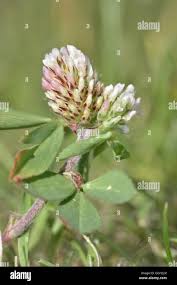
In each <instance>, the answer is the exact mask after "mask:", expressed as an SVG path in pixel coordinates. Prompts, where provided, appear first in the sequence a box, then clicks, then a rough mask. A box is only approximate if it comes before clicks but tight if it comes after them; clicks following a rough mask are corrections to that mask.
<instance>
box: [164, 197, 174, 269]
mask: <svg viewBox="0 0 177 285" xmlns="http://www.w3.org/2000/svg"><path fill="white" fill-rule="evenodd" d="M163 242H164V246H165V252H166V260H167V262H168V264H169V263H170V262H173V257H172V253H171V249H170V239H169V228H168V203H165V205H164V210H163Z"/></svg>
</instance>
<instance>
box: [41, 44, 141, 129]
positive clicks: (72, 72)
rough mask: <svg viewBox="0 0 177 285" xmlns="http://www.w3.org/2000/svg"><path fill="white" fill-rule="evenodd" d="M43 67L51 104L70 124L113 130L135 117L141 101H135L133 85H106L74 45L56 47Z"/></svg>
mask: <svg viewBox="0 0 177 285" xmlns="http://www.w3.org/2000/svg"><path fill="white" fill-rule="evenodd" d="M43 64H44V66H43V77H42V86H43V89H44V90H45V94H46V97H47V98H48V104H49V106H50V107H51V108H52V109H53V111H54V112H55V113H57V114H59V115H60V116H61V117H62V118H63V119H64V120H65V122H66V123H67V124H68V125H72V124H76V125H78V126H82V127H84V126H85V127H97V126H100V125H103V126H105V127H112V126H114V125H115V124H126V122H127V121H129V120H130V119H131V118H132V117H133V116H134V115H135V114H136V106H137V105H138V104H139V101H140V99H135V97H134V94H135V92H134V87H133V85H129V86H128V87H127V88H124V84H121V83H119V84H117V85H115V86H113V85H109V86H104V84H103V83H102V82H101V81H99V79H98V76H97V73H96V71H94V70H93V68H92V65H91V63H90V60H89V59H88V57H87V56H85V55H84V54H83V53H82V52H81V51H80V50H78V49H77V48H75V47H74V46H72V45H67V46H66V47H62V48H61V49H57V48H54V49H53V50H52V51H51V53H49V54H46V56H45V58H44V60H43Z"/></svg>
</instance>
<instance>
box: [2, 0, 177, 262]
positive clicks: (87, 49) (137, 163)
mask: <svg viewBox="0 0 177 285" xmlns="http://www.w3.org/2000/svg"><path fill="white" fill-rule="evenodd" d="M176 19H177V1H176V0H168V1H165V0H132V1H130V0H121V1H120V2H119V1H116V0H84V1H83V0H82V1H81V0H59V1H56V0H38V1H35V0H30V1H28V0H14V1H10V0H6V1H2V0H1V1H0V35H1V45H0V61H1V64H0V101H5V102H9V104H10V107H11V108H13V109H17V110H21V111H26V112H28V113H34V114H40V115H45V116H51V117H52V116H54V115H53V114H52V113H51V111H50V110H49V108H48V106H47V102H46V100H45V96H44V93H43V91H42V89H41V70H42V59H43V57H44V55H45V53H47V52H49V51H50V50H51V49H52V48H54V47H58V48H60V47H62V46H64V45H66V44H72V45H75V46H76V47H78V48H79V49H81V50H82V51H83V52H84V53H85V54H87V55H88V56H89V57H90V59H91V61H92V63H93V65H94V67H95V68H96V69H97V71H98V73H99V74H100V77H101V80H102V81H103V82H105V83H106V84H111V83H113V84H116V83H117V82H124V83H126V84H128V83H133V84H134V85H135V87H136V93H137V96H138V97H141V98H142V103H141V108H140V113H139V115H138V116H137V117H136V118H135V119H134V120H132V123H131V131H130V133H129V134H127V135H124V136H122V135H120V136H121V140H122V141H123V142H124V143H125V145H126V146H127V148H128V149H129V151H130V153H131V157H130V158H129V159H128V160H127V161H122V162H121V163H119V164H117V163H115V162H113V160H112V158H111V155H110V153H109V151H105V152H104V153H102V154H101V155H100V156H99V157H98V158H96V160H95V161H94V162H93V164H92V167H91V176H90V177H96V176H98V175H100V174H102V173H104V172H105V171H107V170H109V169H111V168H113V167H117V168H119V169H124V170H125V171H126V172H127V173H128V174H129V175H130V176H131V177H132V178H133V180H134V182H135V184H136V183H137V182H138V181H142V180H144V181H154V182H160V192H153V191H139V192H138V194H137V196H136V198H135V199H134V200H132V201H131V202H130V203H127V204H125V205H122V206H115V207H112V206H109V205H103V204H101V205H100V214H101V216H102V217H103V227H102V229H101V230H100V232H98V233H95V234H93V235H92V240H93V241H94V242H95V243H96V245H97V249H98V251H99V253H100V255H101V257H102V260H103V264H104V265H105V266H116V265H121V266H125V265H135V266H138V265H139V266H141V265H165V264H166V262H165V258H164V256H165V253H164V245H163V238H162V211H163V206H164V203H165V202H168V204H169V232H170V237H173V238H177V211H176V209H177V195H176V191H177V183H176V182H177V179H176V177H177V175H176V169H177V150H176V149H177V147H176V146H177V131H176V126H177V110H169V108H168V103H169V102H171V101H173V100H177V80H176V78H177V52H176V51H177V25H176ZM143 20H144V21H150V22H160V32H159V33H158V32H155V31H139V30H138V29H137V22H141V21H143ZM27 27H28V28H27ZM26 77H28V82H25V78H26ZM149 77H150V78H151V82H148V81H149V80H148V78H149ZM149 131H151V132H149ZM150 133H151V135H148V134H150ZM23 134H24V130H18V131H1V132H0V167H1V168H0V229H1V230H2V229H3V228H4V226H5V224H6V223H7V220H8V216H9V212H10V211H16V212H18V211H19V206H20V199H21V194H22V191H21V189H18V188H17V187H16V186H14V185H12V184H10V183H9V182H8V169H9V167H10V166H11V164H12V157H14V155H15V153H16V151H17V150H18V149H19V147H20V143H19V138H20V137H21V136H22V135H23ZM119 211H120V212H119ZM74 242H75V243H77V245H78V246H79V247H80V248H84V243H83V241H81V240H80V239H79V237H77V236H74V234H72V233H70V232H68V231H67V230H66V229H65V228H63V227H62V226H61V225H60V224H59V223H58V220H57V219H56V216H55V212H54V211H53V210H52V209H51V208H50V207H48V208H47V209H45V210H44V211H43V212H42V214H41V215H40V216H39V218H38V219H37V220H36V222H35V223H34V227H33V229H32V230H31V238H30V263H31V265H39V263H38V260H39V259H40V258H45V259H47V260H49V261H51V262H52V263H54V264H56V263H58V264H60V265H66V266H67V265H72V266H78V265H82V262H81V260H80V256H79V253H78V251H77V250H76V247H77V246H74V245H73V243H74ZM171 250H172V253H173V257H174V259H175V258H176V260H177V257H176V255H177V246H176V245H175V243H171ZM14 255H17V245H16V242H13V243H12V244H11V245H10V246H8V247H6V248H5V252H4V258H3V260H4V261H9V262H10V264H13V258H14Z"/></svg>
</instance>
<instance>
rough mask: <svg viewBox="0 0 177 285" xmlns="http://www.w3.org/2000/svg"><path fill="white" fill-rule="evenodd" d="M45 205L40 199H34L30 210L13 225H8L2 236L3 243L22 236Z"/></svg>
mask: <svg viewBox="0 0 177 285" xmlns="http://www.w3.org/2000/svg"><path fill="white" fill-rule="evenodd" d="M44 205H45V201H44V200H42V199H36V201H35V202H34V204H33V205H32V206H31V208H30V209H29V210H28V211H27V212H26V213H25V214H24V215H23V216H22V217H21V218H20V219H19V220H17V222H16V223H15V224H14V225H13V224H12V225H8V226H7V228H6V230H5V231H4V233H3V235H2V241H3V243H7V242H9V241H10V240H12V239H14V238H16V237H18V236H20V235H21V234H23V233H24V232H25V231H26V230H27V229H28V227H29V226H30V225H31V223H32V222H33V220H34V218H35V217H36V216H37V215H38V213H39V212H40V211H41V210H42V208H43V207H44Z"/></svg>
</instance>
